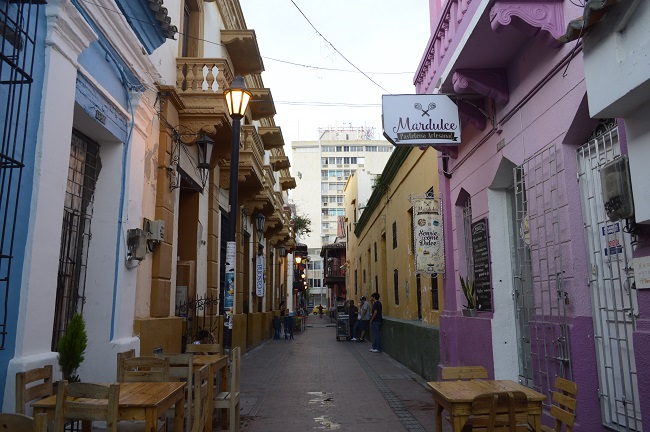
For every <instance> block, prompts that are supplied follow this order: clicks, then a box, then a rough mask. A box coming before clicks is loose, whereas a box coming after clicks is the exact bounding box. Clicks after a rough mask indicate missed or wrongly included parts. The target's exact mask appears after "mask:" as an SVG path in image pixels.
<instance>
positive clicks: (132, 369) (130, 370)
mask: <svg viewBox="0 0 650 432" xmlns="http://www.w3.org/2000/svg"><path fill="white" fill-rule="evenodd" d="M117 381H118V382H165V381H169V359H168V358H162V357H131V358H125V357H118V359H117Z"/></svg>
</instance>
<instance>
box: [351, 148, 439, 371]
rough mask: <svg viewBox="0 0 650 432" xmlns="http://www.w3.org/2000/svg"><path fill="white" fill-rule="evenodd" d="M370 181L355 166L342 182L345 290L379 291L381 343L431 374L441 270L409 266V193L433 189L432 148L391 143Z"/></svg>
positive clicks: (434, 161) (435, 182)
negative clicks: (383, 164)
mask: <svg viewBox="0 0 650 432" xmlns="http://www.w3.org/2000/svg"><path fill="white" fill-rule="evenodd" d="M370 183H371V186H372V188H373V189H372V193H371V194H370V195H369V196H367V194H366V196H364V189H366V188H367V184H368V181H367V180H366V179H364V176H363V173H358V174H356V173H355V175H354V176H352V177H351V178H350V179H349V180H348V184H347V185H346V201H345V205H346V213H345V214H346V230H347V231H348V235H347V252H346V253H347V263H346V266H347V269H346V285H347V292H348V298H349V299H354V300H355V301H358V299H359V298H360V297H361V296H366V297H367V298H370V295H371V294H372V293H375V292H377V293H379V295H380V301H381V302H382V305H383V314H384V324H383V325H382V330H381V331H382V345H383V347H384V350H385V351H386V352H388V353H389V354H390V355H391V356H392V357H393V358H396V359H397V360H399V361H400V362H402V363H403V364H405V365H406V366H408V367H409V368H410V369H412V370H414V371H415V372H417V373H419V374H420V375H421V376H423V377H425V378H428V377H435V375H436V372H435V368H436V367H437V364H438V353H439V343H438V325H439V316H440V312H441V311H442V310H443V306H444V305H443V297H444V296H443V292H442V286H443V284H442V279H443V276H442V275H435V274H434V275H431V274H427V273H422V274H420V275H417V274H416V271H415V263H414V254H413V244H414V243H413V210H412V207H413V205H412V201H411V200H412V199H413V198H415V197H424V196H425V195H426V194H427V193H429V194H431V193H433V194H434V195H435V196H439V189H438V160H437V152H436V151H435V150H434V149H432V148H427V149H425V150H420V149H418V148H410V147H403V148H396V149H395V150H394V151H393V154H392V155H391V158H390V159H389V161H388V163H387V164H386V167H385V169H384V171H383V172H382V174H381V175H380V176H378V177H376V178H374V179H370Z"/></svg>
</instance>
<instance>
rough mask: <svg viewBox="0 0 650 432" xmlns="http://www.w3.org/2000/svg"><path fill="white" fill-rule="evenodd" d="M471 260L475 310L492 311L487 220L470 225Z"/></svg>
mask: <svg viewBox="0 0 650 432" xmlns="http://www.w3.org/2000/svg"><path fill="white" fill-rule="evenodd" d="M472 258H473V259H474V284H475V285H474V286H475V290H476V309H478V310H479V311H483V312H485V311H491V310H492V289H491V288H492V278H491V277H490V248H489V245H488V226H487V219H485V218H484V219H481V220H479V221H476V222H474V223H473V224H472Z"/></svg>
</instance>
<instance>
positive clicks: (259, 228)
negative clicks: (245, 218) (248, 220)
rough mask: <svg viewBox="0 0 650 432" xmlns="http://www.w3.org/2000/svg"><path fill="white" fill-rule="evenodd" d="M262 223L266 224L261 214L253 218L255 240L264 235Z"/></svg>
mask: <svg viewBox="0 0 650 432" xmlns="http://www.w3.org/2000/svg"><path fill="white" fill-rule="evenodd" d="M264 222H266V218H265V217H264V215H263V214H262V213H258V214H257V215H256V216H255V226H256V227H257V238H258V239H261V238H262V234H264Z"/></svg>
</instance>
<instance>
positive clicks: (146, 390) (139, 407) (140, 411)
mask: <svg viewBox="0 0 650 432" xmlns="http://www.w3.org/2000/svg"><path fill="white" fill-rule="evenodd" d="M119 384H120V402H119V409H118V421H120V420H144V421H145V422H146V429H145V430H148V431H154V430H156V423H157V420H158V417H161V416H164V415H165V412H166V411H167V410H168V409H169V408H171V407H172V406H174V405H176V406H175V411H174V430H175V431H182V430H183V416H184V408H185V390H184V389H185V383H184V382H125V383H119ZM32 406H33V407H34V415H36V414H39V413H46V414H47V418H48V420H54V410H55V408H56V395H52V396H49V397H47V398H45V399H41V400H40V401H38V402H35V403H33V404H32ZM83 428H84V429H83V430H84V431H85V430H90V425H89V424H88V423H87V422H84V425H83Z"/></svg>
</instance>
